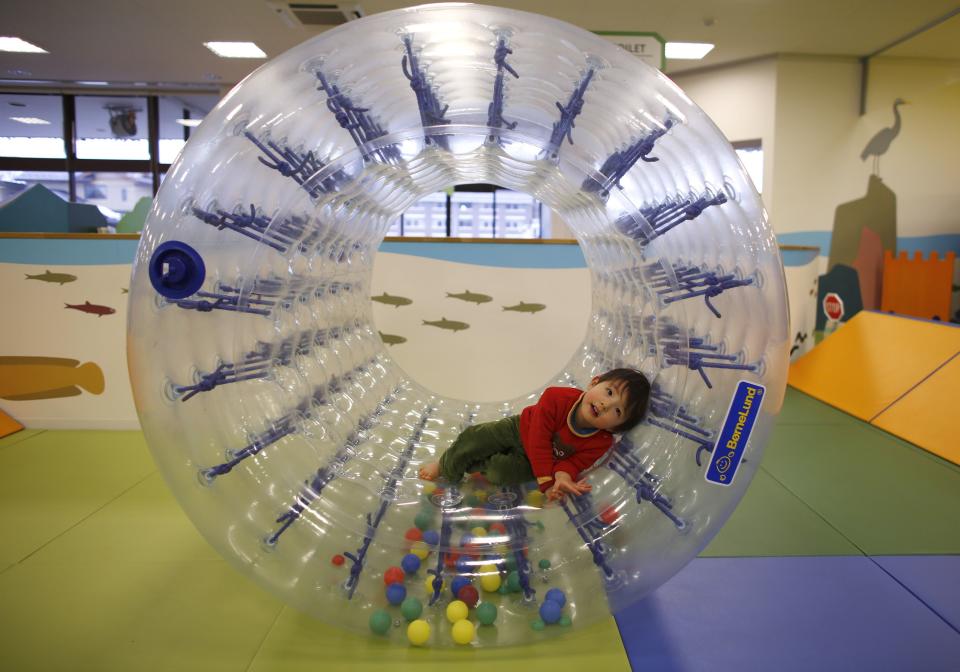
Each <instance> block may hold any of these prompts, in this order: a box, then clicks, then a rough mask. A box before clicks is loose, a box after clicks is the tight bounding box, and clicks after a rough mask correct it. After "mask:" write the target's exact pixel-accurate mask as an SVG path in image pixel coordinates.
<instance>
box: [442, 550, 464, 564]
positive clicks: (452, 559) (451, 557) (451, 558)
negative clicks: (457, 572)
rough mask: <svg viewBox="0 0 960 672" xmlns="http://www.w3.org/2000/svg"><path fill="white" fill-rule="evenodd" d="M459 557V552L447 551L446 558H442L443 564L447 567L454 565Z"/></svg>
mask: <svg viewBox="0 0 960 672" xmlns="http://www.w3.org/2000/svg"><path fill="white" fill-rule="evenodd" d="M459 559H460V554H459V553H447V556H446V559H445V560H444V562H443V564H444V565H445V566H447V567H456V566H457V560H459Z"/></svg>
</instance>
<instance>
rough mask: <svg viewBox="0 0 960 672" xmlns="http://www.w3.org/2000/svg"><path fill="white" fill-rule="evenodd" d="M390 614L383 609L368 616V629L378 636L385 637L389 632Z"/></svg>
mask: <svg viewBox="0 0 960 672" xmlns="http://www.w3.org/2000/svg"><path fill="white" fill-rule="evenodd" d="M390 621H391V619H390V614H388V613H387V612H386V611H385V610H383V609H377V610H376V611H375V612H373V613H372V614H370V629H371V630H372V631H374V632H375V633H377V634H378V635H385V634H387V632H388V631H389V630H390Z"/></svg>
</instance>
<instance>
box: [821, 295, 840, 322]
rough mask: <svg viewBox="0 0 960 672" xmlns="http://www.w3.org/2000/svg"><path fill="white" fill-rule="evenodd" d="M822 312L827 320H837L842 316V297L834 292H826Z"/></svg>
mask: <svg viewBox="0 0 960 672" xmlns="http://www.w3.org/2000/svg"><path fill="white" fill-rule="evenodd" d="M823 314H824V315H826V316H827V319H828V320H833V321H837V320H839V319H841V318H842V317H843V299H841V298H840V295H839V294H837V293H836V292H828V293H827V295H826V296H824V297H823Z"/></svg>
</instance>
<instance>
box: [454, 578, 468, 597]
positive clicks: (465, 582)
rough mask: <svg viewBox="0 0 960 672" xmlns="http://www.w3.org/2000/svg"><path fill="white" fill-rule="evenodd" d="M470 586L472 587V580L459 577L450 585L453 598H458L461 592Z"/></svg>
mask: <svg viewBox="0 0 960 672" xmlns="http://www.w3.org/2000/svg"><path fill="white" fill-rule="evenodd" d="M469 585H470V579H468V578H467V577H465V576H458V577H456V578H455V579H454V580H453V582H452V583H451V584H450V590H451V591H453V596H454V597H456V596H457V593H459V592H460V589H461V588H463V587H464V586H469Z"/></svg>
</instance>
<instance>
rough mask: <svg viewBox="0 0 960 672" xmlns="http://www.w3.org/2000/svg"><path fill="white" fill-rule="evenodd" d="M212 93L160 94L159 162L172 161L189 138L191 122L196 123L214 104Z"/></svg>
mask: <svg viewBox="0 0 960 672" xmlns="http://www.w3.org/2000/svg"><path fill="white" fill-rule="evenodd" d="M218 100H219V98H218V97H217V96H216V95H214V94H193V95H182V96H161V97H160V99H159V101H158V103H159V108H160V157H159V159H160V163H173V162H174V160H176V158H177V154H179V153H180V150H181V149H182V148H183V146H184V145H185V144H187V140H189V139H190V133H191V130H192V128H194V126H192V125H191V124H197V123H199V122H200V121H202V120H203V118H204V117H206V116H207V113H208V112H210V110H212V109H213V108H214V106H216V104H217V101H218Z"/></svg>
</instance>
